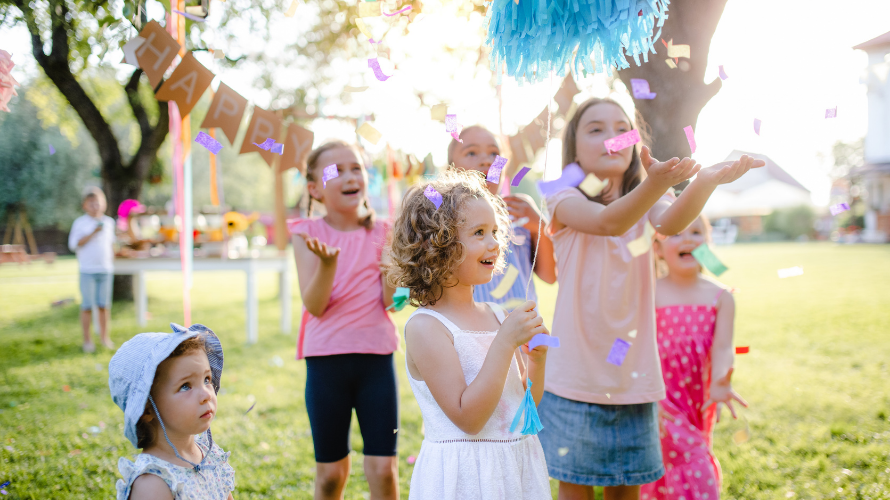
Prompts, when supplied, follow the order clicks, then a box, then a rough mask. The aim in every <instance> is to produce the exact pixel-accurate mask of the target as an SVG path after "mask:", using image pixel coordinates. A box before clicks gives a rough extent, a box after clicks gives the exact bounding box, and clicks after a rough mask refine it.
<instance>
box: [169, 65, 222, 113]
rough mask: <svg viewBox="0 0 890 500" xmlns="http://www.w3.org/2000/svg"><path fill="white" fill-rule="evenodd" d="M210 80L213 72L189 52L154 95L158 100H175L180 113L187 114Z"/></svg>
mask: <svg viewBox="0 0 890 500" xmlns="http://www.w3.org/2000/svg"><path fill="white" fill-rule="evenodd" d="M212 80H213V73H212V72H211V71H210V70H209V69H207V68H205V67H204V66H203V65H202V64H201V63H199V62H198V60H197V59H195V56H194V54H192V53H191V52H189V53H188V54H186V55H185V57H183V58H182V61H180V63H179V66H177V67H176V69H174V70H173V74H172V75H170V79H169V80H167V81H165V82H164V84H163V85H161V89H160V90H158V93H157V95H156V96H155V97H157V99H158V100H159V101H176V105H177V106H179V112H180V114H181V115H182V116H188V114H189V112H191V110H192V108H193V107H195V104H197V102H198V99H200V98H201V96H202V95H204V91H205V90H207V87H209V86H210V82H211V81H212Z"/></svg>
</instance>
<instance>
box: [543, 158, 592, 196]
mask: <svg viewBox="0 0 890 500" xmlns="http://www.w3.org/2000/svg"><path fill="white" fill-rule="evenodd" d="M585 177H587V174H585V173H584V171H583V170H581V167H580V166H579V165H578V164H577V163H570V164H568V165H566V167H565V168H564V169H562V176H560V178H559V179H556V180H554V181H549V182H544V181H538V191H540V192H541V194H542V195H544V196H550V195H552V194H554V193H556V192H557V191H561V190H563V189H565V188H570V187H575V186H577V185H578V184H581V183H582V182H583V181H584V178H585Z"/></svg>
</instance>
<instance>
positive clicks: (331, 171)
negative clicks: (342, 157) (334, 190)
mask: <svg viewBox="0 0 890 500" xmlns="http://www.w3.org/2000/svg"><path fill="white" fill-rule="evenodd" d="M337 177H340V172H338V171H337V164H336V163H334V164H332V165H328V166H327V167H325V168H324V170H323V171H322V173H321V182H322V187H324V186H327V184H328V181H329V180H331V179H335V178H337Z"/></svg>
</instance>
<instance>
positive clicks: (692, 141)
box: [683, 125, 695, 154]
mask: <svg viewBox="0 0 890 500" xmlns="http://www.w3.org/2000/svg"><path fill="white" fill-rule="evenodd" d="M683 132H686V141H688V142H689V147H690V148H691V149H692V153H693V154H695V133H694V132H693V131H692V125H690V126H688V127H683Z"/></svg>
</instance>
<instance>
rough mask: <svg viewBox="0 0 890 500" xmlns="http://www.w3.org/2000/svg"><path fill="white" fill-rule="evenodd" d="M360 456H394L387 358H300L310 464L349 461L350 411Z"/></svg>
mask: <svg viewBox="0 0 890 500" xmlns="http://www.w3.org/2000/svg"><path fill="white" fill-rule="evenodd" d="M353 408H355V414H356V417H358V425H359V428H360V429H361V432H362V441H364V451H363V453H364V454H365V455H369V456H379V457H394V456H396V445H397V443H398V434H397V433H396V432H394V431H395V430H396V429H398V428H399V391H398V386H397V385H396V370H395V365H394V364H393V356H392V354H335V355H332V356H311V357H307V358H306V411H307V412H308V413H309V426H310V427H311V428H312V442H313V444H314V445H315V461H316V462H319V463H330V462H337V461H339V460H342V459H343V458H345V457H346V456H347V455H349V449H350V448H349V433H350V426H351V424H352V409H353Z"/></svg>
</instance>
